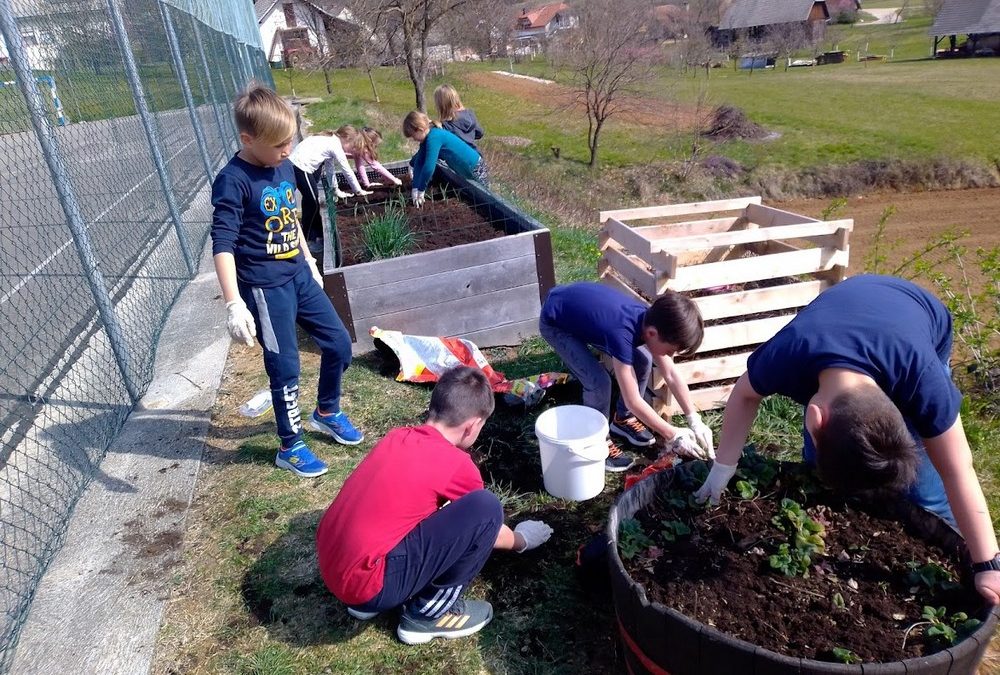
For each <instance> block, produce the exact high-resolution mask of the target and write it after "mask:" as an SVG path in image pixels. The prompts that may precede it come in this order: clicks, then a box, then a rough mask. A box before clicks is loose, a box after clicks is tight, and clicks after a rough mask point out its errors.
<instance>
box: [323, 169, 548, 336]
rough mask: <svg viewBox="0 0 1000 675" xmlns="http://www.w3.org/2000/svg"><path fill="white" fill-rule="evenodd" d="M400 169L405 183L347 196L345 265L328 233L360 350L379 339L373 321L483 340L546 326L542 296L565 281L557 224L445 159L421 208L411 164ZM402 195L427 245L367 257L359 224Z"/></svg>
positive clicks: (332, 283)
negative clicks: (556, 256) (559, 269)
mask: <svg viewBox="0 0 1000 675" xmlns="http://www.w3.org/2000/svg"><path fill="white" fill-rule="evenodd" d="M390 170H392V171H393V173H396V174H397V175H399V176H400V177H401V178H403V180H404V184H403V186H402V187H400V188H396V187H391V188H382V189H378V188H377V189H376V194H374V195H371V196H370V197H368V200H367V202H366V201H363V200H355V199H350V200H347V202H346V203H341V204H338V207H337V210H336V221H337V228H338V230H339V234H340V237H339V238H340V242H341V245H342V253H343V255H342V257H343V261H344V263H345V264H344V266H342V267H337V266H336V265H335V260H334V258H335V256H334V255H333V252H332V248H331V243H332V242H333V241H334V238H333V237H332V236H326V237H325V241H324V261H323V274H324V279H325V283H324V287H325V289H326V292H327V295H329V296H330V299H331V300H332V301H333V305H334V307H335V308H336V309H337V312H338V314H340V318H341V319H342V320H343V321H344V325H345V326H346V327H347V330H348V332H349V333H350V334H351V340H352V342H353V343H354V344H353V351H354V353H360V352H365V351H370V350H372V349H374V344H373V342H372V339H371V337H370V336H369V333H368V331H369V329H370V328H371V327H372V326H378V327H379V328H384V329H389V330H399V331H402V332H404V333H408V334H411V335H431V336H441V337H463V338H467V339H469V340H472V341H473V342H475V343H476V344H477V345H479V346H480V347H490V346H496V345H509V344H517V343H518V342H520V341H521V340H522V339H524V338H526V337H529V336H531V335H536V334H537V333H538V314H539V311H540V309H541V303H542V302H543V301H544V300H545V296H546V295H547V294H548V292H549V290H550V289H551V288H552V286H553V285H554V283H555V273H554V270H553V265H552V242H551V238H550V236H549V231H548V229H546V228H545V227H543V226H542V225H541V224H540V223H538V221H536V220H534V219H533V218H531V217H530V216H527V215H525V214H524V213H522V212H521V211H520V210H518V209H517V208H516V207H514V206H512V205H511V204H509V203H507V202H506V201H504V200H503V199H501V198H500V197H497V196H496V195H494V194H493V193H491V192H489V191H488V190H485V189H484V188H483V187H482V186H480V185H479V184H478V183H475V182H471V181H467V180H465V179H463V178H461V177H460V176H458V175H457V174H455V173H454V172H452V171H450V170H449V169H448V168H447V167H444V166H441V165H439V166H438V168H437V170H436V172H435V174H434V180H433V182H432V184H431V187H430V189H429V190H428V191H427V195H428V201H427V203H425V204H424V206H423V207H422V208H421V209H416V208H415V207H413V206H412V204H410V203H409V192H410V191H409V184H408V181H407V179H406V165H405V164H398V165H395V166H390ZM372 179H373V180H377V178H376V177H375V176H374V175H373V176H372ZM401 199H403V200H405V206H404V209H405V212H406V217H407V220H408V221H409V223H410V226H411V229H412V230H413V232H414V234H415V237H416V245H415V247H414V248H415V250H416V251H417V252H415V253H411V254H408V255H403V256H400V257H397V258H388V259H383V260H374V261H368V262H364V260H366V255H365V251H364V248H363V245H362V244H361V236H360V232H359V228H360V227H361V225H362V224H363V223H364V222H365V221H366V220H367V219H368V218H369V217H371V216H373V215H377V214H378V213H380V212H381V211H383V210H385V208H386V207H387V205H388V204H389V203H390V202H392V201H395V202H396V203H397V204H400V203H403V202H401V201H400V200H401ZM324 221H325V222H324V231H325V232H327V233H330V232H332V230H331V223H330V222H329V219H327V218H326V214H324Z"/></svg>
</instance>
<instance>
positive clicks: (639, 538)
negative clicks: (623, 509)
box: [618, 518, 653, 560]
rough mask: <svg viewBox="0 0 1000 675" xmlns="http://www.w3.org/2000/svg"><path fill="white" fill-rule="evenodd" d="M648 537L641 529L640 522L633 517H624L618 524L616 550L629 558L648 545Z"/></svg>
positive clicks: (650, 540) (650, 542)
mask: <svg viewBox="0 0 1000 675" xmlns="http://www.w3.org/2000/svg"><path fill="white" fill-rule="evenodd" d="M652 545H653V540H652V539H650V538H649V537H648V536H647V535H646V533H645V532H644V531H643V529H642V523H640V522H639V521H638V520H636V519H635V518H626V519H624V520H623V521H622V522H621V525H619V526H618V550H619V551H621V554H622V557H623V558H625V559H627V560H631V559H632V558H634V557H636V556H637V555H639V554H640V553H642V552H643V551H645V550H646V549H648V548H649V547H650V546H652Z"/></svg>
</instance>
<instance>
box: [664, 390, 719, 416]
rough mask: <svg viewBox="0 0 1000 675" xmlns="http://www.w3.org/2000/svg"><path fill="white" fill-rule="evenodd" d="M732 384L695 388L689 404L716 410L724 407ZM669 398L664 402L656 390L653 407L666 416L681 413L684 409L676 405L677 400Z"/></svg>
mask: <svg viewBox="0 0 1000 675" xmlns="http://www.w3.org/2000/svg"><path fill="white" fill-rule="evenodd" d="M733 386H734V385H733V384H724V385H720V386H717V387H706V388H704V389H695V390H693V391H692V392H691V405H693V406H694V407H695V409H696V410H718V409H719V408H724V407H726V401H727V400H729V394H730V393H731V392H732V391H733ZM667 394H669V392H667ZM669 398H670V399H671V400H670V401H669V402H664V401H663V399H662V398H661V396H660V394H659V392H657V396H656V400H655V401H654V405H653V409H654V410H656V412H657V413H659V414H660V415H661V416H668V417H669V416H672V415H680V414H681V413H683V412H684V411H683V410H681V407H680V406H679V405H677V402H676V401H674V400H672V398H673V397H669Z"/></svg>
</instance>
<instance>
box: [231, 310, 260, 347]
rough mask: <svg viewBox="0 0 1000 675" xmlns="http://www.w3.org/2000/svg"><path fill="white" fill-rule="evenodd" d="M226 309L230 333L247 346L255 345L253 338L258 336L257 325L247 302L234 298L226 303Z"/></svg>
mask: <svg viewBox="0 0 1000 675" xmlns="http://www.w3.org/2000/svg"><path fill="white" fill-rule="evenodd" d="M226 311H227V312H228V317H227V319H226V326H227V327H228V328H229V335H231V336H232V338H233V339H234V340H237V341H239V342H242V343H244V344H245V345H246V346H247V347H253V339H254V338H255V337H257V326H256V325H255V324H254V321H253V314H251V313H250V310H249V309H247V304H246V303H245V302H243V300H233V301H231V302H227V303H226Z"/></svg>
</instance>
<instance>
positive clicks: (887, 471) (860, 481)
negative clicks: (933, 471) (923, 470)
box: [814, 385, 918, 492]
mask: <svg viewBox="0 0 1000 675" xmlns="http://www.w3.org/2000/svg"><path fill="white" fill-rule="evenodd" d="M814 436H815V441H816V468H817V470H818V473H819V477H820V480H822V481H823V482H824V483H826V484H827V485H829V486H830V487H832V488H834V489H837V490H841V491H844V492H859V491H862V490H870V489H875V488H888V489H891V490H903V489H905V488H907V487H909V486H910V485H911V484H912V483H913V481H914V479H915V478H916V474H917V462H918V458H917V453H916V442H915V441H914V440H913V436H912V435H911V434H910V431H909V429H907V428H906V422H904V421H903V415H902V414H901V413H900V412H899V409H898V408H896V406H895V404H894V403H893V402H892V401H891V400H889V397H888V396H886V395H885V392H883V391H882V390H881V389H879V388H878V387H877V386H875V385H872V386H868V387H863V388H861V389H856V390H852V391H850V392H844V393H842V394H840V395H838V396H837V397H835V398H834V399H833V400H832V401H831V402H830V405H829V409H828V411H827V419H826V421H825V422H824V423H823V426H822V427H821V428H820V429H818V430H817V431H816V433H815V434H814Z"/></svg>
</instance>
